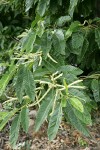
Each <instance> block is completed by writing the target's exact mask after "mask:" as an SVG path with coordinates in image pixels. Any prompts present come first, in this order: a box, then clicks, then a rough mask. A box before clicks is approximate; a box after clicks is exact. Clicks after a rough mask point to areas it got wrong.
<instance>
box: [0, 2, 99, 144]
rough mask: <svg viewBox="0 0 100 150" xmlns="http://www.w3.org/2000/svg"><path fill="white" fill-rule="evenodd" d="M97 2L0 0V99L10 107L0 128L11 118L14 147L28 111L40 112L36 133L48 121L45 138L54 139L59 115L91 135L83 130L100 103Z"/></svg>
mask: <svg viewBox="0 0 100 150" xmlns="http://www.w3.org/2000/svg"><path fill="white" fill-rule="evenodd" d="M97 2H98V1H97V0H96V1H94V2H92V0H89V1H88V2H87V1H86V0H83V1H81V0H75V1H72V0H66V1H64V0H55V1H53V0H25V1H16V0H4V1H1V2H0V3H1V5H0V15H1V22H0V39H1V44H0V48H1V52H0V56H1V58H0V67H1V68H2V67H3V72H1V76H0V78H1V79H0V96H1V102H2V105H3V107H4V108H6V106H7V105H8V104H10V103H11V108H10V110H9V109H7V108H6V110H5V113H4V114H3V113H2V112H0V130H2V129H3V127H4V126H5V125H6V123H7V122H8V121H9V120H10V119H11V118H12V117H13V116H14V120H13V122H12V125H11V130H10V143H11V145H12V147H14V146H15V145H16V142H17V139H18V134H19V131H20V125H21V126H22V128H23V130H24V131H25V132H26V133H27V132H28V127H29V110H30V108H31V107H32V108H35V109H36V108H37V109H38V112H37V118H36V122H35V131H38V130H39V128H40V127H41V125H42V124H43V122H44V121H45V120H47V121H48V131H47V134H48V138H49V140H53V139H54V138H55V137H56V134H57V131H58V129H59V125H60V123H61V120H62V117H63V115H64V117H65V119H66V120H67V121H69V122H70V123H71V124H72V125H73V126H74V127H75V128H77V129H78V130H79V131H81V132H82V133H83V134H84V135H86V136H89V132H88V130H87V127H86V126H87V125H92V120H91V111H92V109H93V108H94V109H96V108H97V105H98V103H97V102H100V59H99V54H100V40H99V39H100V18H99V16H98V14H97V12H96V5H95V4H97ZM8 16H10V17H8ZM4 18H8V19H7V21H5V19H4ZM30 26H31V27H30ZM12 89H13V90H12ZM10 93H11V94H10ZM11 96H13V97H11ZM96 104H97V105H96ZM94 105H95V106H96V107H94ZM38 106H39V107H38ZM6 111H7V112H9V114H7V113H6Z"/></svg>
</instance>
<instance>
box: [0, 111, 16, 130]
mask: <svg viewBox="0 0 100 150" xmlns="http://www.w3.org/2000/svg"><path fill="white" fill-rule="evenodd" d="M16 112H17V110H15V109H14V110H13V111H10V112H9V113H8V114H7V115H5V116H4V118H3V120H2V121H1V123H0V131H1V130H2V129H3V127H4V126H5V125H6V123H7V122H8V121H9V120H10V119H11V118H12V117H13V115H14V114H15V113H16Z"/></svg>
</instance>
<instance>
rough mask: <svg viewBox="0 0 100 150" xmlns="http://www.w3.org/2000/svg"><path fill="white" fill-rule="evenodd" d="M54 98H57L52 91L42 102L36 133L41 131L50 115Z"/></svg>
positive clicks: (37, 118) (36, 123)
mask: <svg viewBox="0 0 100 150" xmlns="http://www.w3.org/2000/svg"><path fill="white" fill-rule="evenodd" d="M54 96H55V95H54V92H53V91H50V92H49V94H48V95H47V97H46V98H45V99H44V101H43V102H42V104H41V106H40V108H39V110H38V113H37V117H36V122H35V131H38V130H39V128H40V126H41V125H42V123H43V122H44V121H45V119H46V118H47V116H48V113H49V111H50V109H51V108H52V105H53V100H54Z"/></svg>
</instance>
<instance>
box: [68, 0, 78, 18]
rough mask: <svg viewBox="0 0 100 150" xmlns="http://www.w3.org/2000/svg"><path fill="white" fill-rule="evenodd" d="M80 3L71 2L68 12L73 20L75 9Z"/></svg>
mask: <svg viewBox="0 0 100 150" xmlns="http://www.w3.org/2000/svg"><path fill="white" fill-rule="evenodd" d="M78 1H79V0H74V1H73V0H70V6H69V10H68V12H69V15H70V16H71V18H73V14H74V11H75V8H76V6H77V4H78Z"/></svg>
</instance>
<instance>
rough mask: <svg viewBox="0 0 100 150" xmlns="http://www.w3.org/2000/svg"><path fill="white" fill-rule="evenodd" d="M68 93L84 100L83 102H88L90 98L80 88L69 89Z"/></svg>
mask: <svg viewBox="0 0 100 150" xmlns="http://www.w3.org/2000/svg"><path fill="white" fill-rule="evenodd" d="M68 91H69V94H71V95H73V96H76V97H77V98H79V99H81V100H83V101H85V102H90V101H91V99H90V97H89V96H88V95H87V94H86V93H85V92H84V91H82V90H80V89H73V88H72V89H69V90H68Z"/></svg>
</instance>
